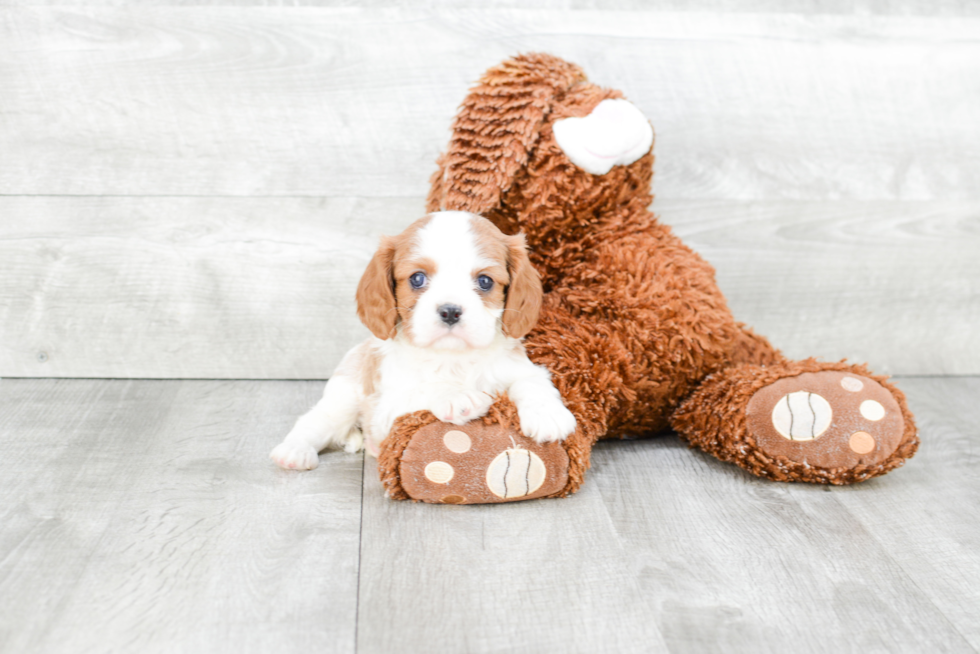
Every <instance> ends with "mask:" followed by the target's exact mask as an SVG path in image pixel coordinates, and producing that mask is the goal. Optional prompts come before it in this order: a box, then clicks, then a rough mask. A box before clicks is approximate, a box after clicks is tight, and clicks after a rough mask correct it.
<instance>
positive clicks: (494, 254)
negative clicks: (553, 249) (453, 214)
mask: <svg viewBox="0 0 980 654" xmlns="http://www.w3.org/2000/svg"><path fill="white" fill-rule="evenodd" d="M469 220H470V232H472V234H473V242H474V244H475V245H476V251H477V253H478V254H479V256H480V257H482V258H483V259H486V260H488V261H490V262H492V263H491V264H490V265H486V266H483V267H481V268H477V269H475V270H473V273H472V274H473V283H474V284H478V282H477V280H478V279H479V277H480V275H486V276H487V277H489V278H490V279H492V280H493V287H492V288H491V289H490V290H489V291H482V290H481V291H479V292H480V295H481V296H482V298H483V305H484V306H485V307H488V308H491V309H503V308H504V301H505V296H506V289H507V286H508V285H509V284H510V272H509V270H508V267H507V260H508V256H509V255H508V253H509V248H508V245H507V237H506V236H505V235H504V233H503V232H501V231H500V230H499V229H498V228H497V226H496V225H494V224H493V223H492V222H490V221H489V220H487V219H486V218H484V217H483V216H478V215H476V214H472V215H471V216H470V219H469ZM477 288H479V285H477Z"/></svg>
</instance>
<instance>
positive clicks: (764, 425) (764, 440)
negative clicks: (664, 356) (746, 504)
mask: <svg viewBox="0 0 980 654" xmlns="http://www.w3.org/2000/svg"><path fill="white" fill-rule="evenodd" d="M672 424H673V426H674V429H675V430H676V431H677V432H678V433H679V434H681V436H683V437H684V438H685V439H687V440H688V441H690V443H691V444H692V445H693V446H696V447H699V448H701V449H703V450H705V451H706V452H708V453H710V454H714V455H715V456H717V457H718V458H720V459H722V460H723V461H730V462H732V463H735V464H737V465H739V466H741V467H742V468H744V469H746V470H748V471H749V472H751V473H752V474H755V475H758V476H760V477H766V478H769V479H774V480H777V481H806V482H813V483H822V484H850V483H854V482H858V481H863V480H865V479H869V478H871V477H875V476H878V475H881V474H884V473H886V472H888V471H890V470H892V469H894V468H896V467H898V466H900V465H902V464H903V463H904V462H905V460H906V459H908V458H909V457H911V456H912V455H913V454H914V453H915V450H916V448H917V447H918V442H919V441H918V437H917V435H916V429H915V423H914V422H913V420H912V415H911V413H909V411H908V408H907V406H906V405H905V398H904V396H903V395H902V392H901V391H899V390H898V389H897V388H895V387H894V386H892V385H891V384H889V383H888V382H887V381H885V378H883V377H876V376H874V375H872V374H871V373H870V372H869V371H868V370H867V369H866V368H865V367H864V366H851V365H847V364H844V363H821V362H817V361H814V360H812V359H811V360H807V361H800V362H785V363H781V364H775V365H772V366H742V367H738V368H733V369H730V370H726V371H723V372H721V373H719V374H717V375H715V376H713V377H712V378H710V379H709V380H708V381H706V382H705V383H704V384H703V385H702V387H701V388H699V389H698V390H697V391H696V392H695V393H694V395H692V396H691V397H690V398H689V399H688V400H686V401H685V402H684V403H683V404H682V405H681V407H680V408H679V409H678V411H677V412H676V413H675V415H674V417H673V419H672Z"/></svg>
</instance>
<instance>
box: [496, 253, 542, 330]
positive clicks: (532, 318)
mask: <svg viewBox="0 0 980 654" xmlns="http://www.w3.org/2000/svg"><path fill="white" fill-rule="evenodd" d="M505 238H506V239H507V246H508V252H507V272H508V273H509V274H510V284H509V285H508V286H507V299H506V301H505V302H504V315H503V318H502V319H501V320H502V322H503V325H504V334H506V335H507V336H510V337H511V338H521V337H523V336H524V335H526V334H527V333H528V332H529V331H531V328H532V327H534V325H535V324H536V323H537V322H538V315H539V314H540V313H541V298H542V291H541V278H540V277H539V276H538V271H537V270H535V269H534V266H532V265H531V260H530V259H528V256H527V246H526V245H525V243H524V234H518V235H516V236H507V237H505Z"/></svg>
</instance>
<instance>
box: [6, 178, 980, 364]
mask: <svg viewBox="0 0 980 654" xmlns="http://www.w3.org/2000/svg"><path fill="white" fill-rule="evenodd" d="M654 209H655V210H656V211H657V213H658V214H659V215H660V217H661V219H662V220H664V221H665V222H667V223H668V224H671V225H673V226H674V229H675V230H676V231H677V233H678V234H679V235H680V236H681V237H682V238H683V239H685V241H686V242H687V243H689V244H690V245H691V246H692V247H694V248H695V249H697V250H698V251H699V252H700V253H701V254H702V255H703V256H704V257H705V258H706V259H707V260H708V261H710V262H711V263H712V264H713V265H714V266H715V267H716V268H717V270H718V280H719V284H720V286H721V288H722V290H723V291H724V292H725V293H726V295H727V297H728V299H729V303H730V305H731V307H732V310H733V312H734V313H735V315H736V317H737V318H738V319H740V320H743V321H745V322H747V323H749V324H750V325H753V326H754V327H755V328H756V329H757V330H758V331H759V332H760V333H762V334H766V335H768V336H769V337H770V338H771V339H772V341H773V342H774V343H775V344H776V345H777V346H778V347H781V348H783V349H784V350H785V352H786V353H787V354H788V355H789V356H793V357H806V356H821V357H823V358H826V359H828V360H836V359H839V358H843V357H848V358H850V359H852V360H854V361H867V362H870V363H871V365H872V367H873V368H875V369H876V370H879V371H881V372H888V373H894V374H971V373H974V374H975V373H980V344H978V342H977V339H976V338H974V337H973V333H974V332H975V330H976V325H978V324H980V261H978V259H977V257H976V252H977V251H980V203H977V202H952V201H951V202H909V201H903V202H898V201H895V202H844V201H838V202H792V201H774V202H732V201H713V202H712V201H703V202H693V201H666V200H659V199H658V200H657V201H655V202H654ZM423 210H424V209H423V200H422V198H420V197H419V198H377V199H356V198H85V197H81V198H79V197H65V198H52V197H41V198H31V197H6V198H4V197H0V215H3V216H9V217H10V220H7V221H3V222H0V298H2V299H3V302H0V375H4V376H55V377H56V376H67V377H171V378H181V377H196V378H292V379H322V378H326V377H328V376H329V375H330V374H332V372H333V368H334V366H335V365H336V364H337V362H338V361H339V360H340V357H341V356H342V355H343V353H344V352H346V351H347V349H349V348H350V347H352V346H353V345H354V344H356V343H357V342H358V341H360V340H361V339H362V338H365V337H366V336H367V331H366V330H365V329H364V328H363V327H362V326H361V325H360V323H359V322H358V320H357V317H356V315H355V310H354V299H353V298H354V289H355V287H356V284H357V281H358V279H359V277H360V275H361V272H362V271H363V269H364V266H365V265H366V264H367V261H368V259H369V258H370V256H371V255H372V253H373V252H374V249H375V247H376V245H377V239H378V235H379V234H382V233H387V234H396V233H398V232H400V231H401V230H402V229H403V228H404V227H405V226H407V225H408V224H409V223H410V222H411V221H412V220H414V219H415V218H416V217H418V216H420V215H422V212H423Z"/></svg>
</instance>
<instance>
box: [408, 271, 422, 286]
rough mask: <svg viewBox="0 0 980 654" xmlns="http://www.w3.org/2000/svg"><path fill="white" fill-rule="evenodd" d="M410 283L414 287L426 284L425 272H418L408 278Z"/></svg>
mask: <svg viewBox="0 0 980 654" xmlns="http://www.w3.org/2000/svg"><path fill="white" fill-rule="evenodd" d="M408 283H409V284H411V285H412V288H422V287H423V286H425V273H424V272H417V273H414V274H413V275H412V276H411V277H409V278H408Z"/></svg>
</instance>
